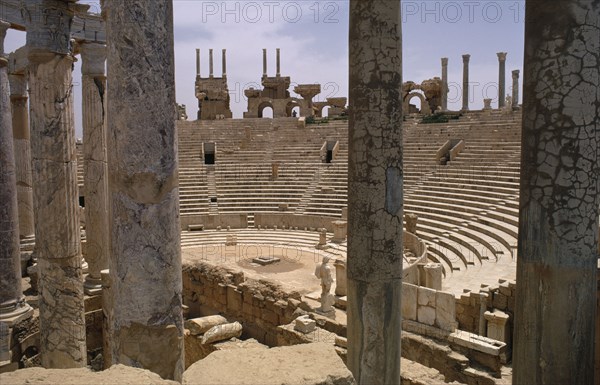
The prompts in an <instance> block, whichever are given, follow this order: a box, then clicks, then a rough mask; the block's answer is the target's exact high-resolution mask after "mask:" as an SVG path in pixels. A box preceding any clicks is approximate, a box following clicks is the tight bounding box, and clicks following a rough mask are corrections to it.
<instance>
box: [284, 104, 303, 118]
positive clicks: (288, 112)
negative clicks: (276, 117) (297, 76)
mask: <svg viewBox="0 0 600 385" xmlns="http://www.w3.org/2000/svg"><path fill="white" fill-rule="evenodd" d="M294 111H295V112H296V116H297V117H299V116H300V104H299V103H298V102H296V101H291V102H289V103H288V104H286V106H285V116H287V117H288V118H291V117H293V116H294Z"/></svg>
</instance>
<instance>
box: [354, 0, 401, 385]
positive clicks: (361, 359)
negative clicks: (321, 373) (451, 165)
mask: <svg viewBox="0 0 600 385" xmlns="http://www.w3.org/2000/svg"><path fill="white" fill-rule="evenodd" d="M401 28H402V27H401V15H400V2H399V1H394V0H351V1H350V42H349V63H350V71H349V75H350V78H349V80H350V82H349V84H350V105H351V108H350V121H349V149H348V265H347V266H348V282H347V283H348V367H349V368H350V370H351V371H352V373H353V374H354V377H355V378H356V380H357V381H358V383H359V384H364V385H366V384H399V383H400V333H401V314H400V309H401V304H400V299H401V289H402V252H403V248H402V210H403V202H402V187H403V179H404V177H403V171H402V151H403V149H402V127H401V124H402V102H401V100H402V97H401V95H400V88H401V85H402V39H401Z"/></svg>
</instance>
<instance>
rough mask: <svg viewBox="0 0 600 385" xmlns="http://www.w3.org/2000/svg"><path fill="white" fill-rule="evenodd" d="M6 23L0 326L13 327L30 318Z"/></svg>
mask: <svg viewBox="0 0 600 385" xmlns="http://www.w3.org/2000/svg"><path fill="white" fill-rule="evenodd" d="M9 27H10V24H9V23H5V22H3V21H1V20H0V234H1V236H0V323H6V324H8V325H9V326H12V325H13V324H14V323H16V322H18V321H20V320H23V319H25V318H27V317H30V316H31V314H32V313H33V310H32V309H31V307H30V306H29V305H28V304H27V303H26V302H25V298H24V296H23V290H22V287H21V251H20V248H19V209H18V203H17V176H16V171H15V154H14V147H13V138H12V135H13V134H12V117H11V111H10V90H9V83H8V60H7V57H6V55H5V53H4V38H5V37H6V31H7V30H8V28H9Z"/></svg>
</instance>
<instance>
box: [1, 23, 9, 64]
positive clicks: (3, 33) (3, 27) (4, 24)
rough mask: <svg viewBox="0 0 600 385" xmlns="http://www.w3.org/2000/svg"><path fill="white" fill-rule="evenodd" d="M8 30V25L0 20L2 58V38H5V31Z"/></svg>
mask: <svg viewBox="0 0 600 385" xmlns="http://www.w3.org/2000/svg"><path fill="white" fill-rule="evenodd" d="M9 28H10V23H7V22H6V21H4V20H0V55H2V56H4V54H5V52H4V38H5V37H6V31H8V29H9Z"/></svg>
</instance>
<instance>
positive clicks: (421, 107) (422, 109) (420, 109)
mask: <svg viewBox="0 0 600 385" xmlns="http://www.w3.org/2000/svg"><path fill="white" fill-rule="evenodd" d="M415 98H416V99H417V101H418V105H413V107H412V108H411V105H410V102H411V101H413V99H415ZM402 107H403V109H404V113H405V114H406V113H409V114H411V113H418V114H423V115H429V114H431V108H429V103H427V99H426V98H425V95H423V94H422V93H420V92H417V91H412V92H410V93H409V94H408V95H406V96H405V97H404V101H403V103H402Z"/></svg>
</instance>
